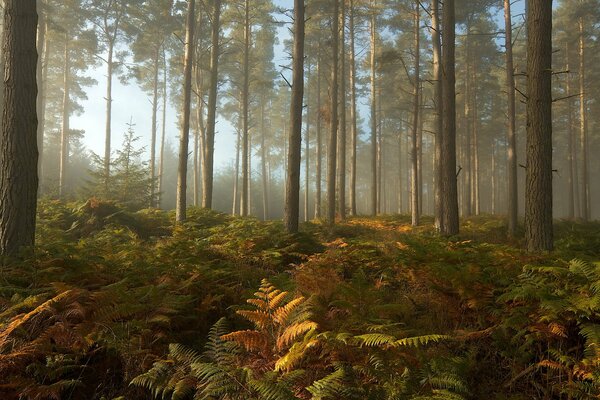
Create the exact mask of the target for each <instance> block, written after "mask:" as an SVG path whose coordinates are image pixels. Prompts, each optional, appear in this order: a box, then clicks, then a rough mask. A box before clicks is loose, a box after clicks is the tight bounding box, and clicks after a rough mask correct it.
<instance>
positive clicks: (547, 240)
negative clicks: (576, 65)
mask: <svg viewBox="0 0 600 400" xmlns="http://www.w3.org/2000/svg"><path fill="white" fill-rule="evenodd" d="M527 55H528V56H527V94H528V99H527V184H526V187H527V190H526V196H525V239H526V242H527V249H528V250H529V251H542V250H552V248H553V231H552V80H551V78H552V1H549V0H530V1H529V10H528V15H527Z"/></svg>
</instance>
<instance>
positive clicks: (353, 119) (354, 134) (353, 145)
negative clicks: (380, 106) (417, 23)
mask: <svg viewBox="0 0 600 400" xmlns="http://www.w3.org/2000/svg"><path fill="white" fill-rule="evenodd" d="M354 12H355V10H354V0H350V10H349V27H348V28H349V31H350V32H349V35H350V124H351V125H350V215H351V216H355V215H357V213H356V172H357V171H356V149H357V141H358V123H357V119H358V116H357V115H358V114H357V111H356V46H355V35H356V28H355V23H354Z"/></svg>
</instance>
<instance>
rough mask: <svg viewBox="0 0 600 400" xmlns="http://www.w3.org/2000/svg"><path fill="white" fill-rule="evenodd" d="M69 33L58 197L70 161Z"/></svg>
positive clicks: (64, 75) (66, 37) (66, 39)
mask: <svg viewBox="0 0 600 400" xmlns="http://www.w3.org/2000/svg"><path fill="white" fill-rule="evenodd" d="M69 40H70V39H69V33H68V32H66V33H65V49H64V62H65V65H64V69H63V104H62V127H61V131H60V154H59V163H58V197H59V198H64V196H65V192H66V190H65V186H66V178H67V163H68V161H69V134H70V130H71V128H70V123H69V122H70V121H69V118H70V115H71V52H70V49H69Z"/></svg>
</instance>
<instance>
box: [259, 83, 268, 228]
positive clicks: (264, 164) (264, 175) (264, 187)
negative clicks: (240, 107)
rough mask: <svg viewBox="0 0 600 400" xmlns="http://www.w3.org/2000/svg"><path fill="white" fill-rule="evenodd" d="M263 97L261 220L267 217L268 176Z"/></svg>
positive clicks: (261, 122) (261, 108)
mask: <svg viewBox="0 0 600 400" xmlns="http://www.w3.org/2000/svg"><path fill="white" fill-rule="evenodd" d="M265 102H266V100H265V98H264V95H263V97H262V98H261V102H260V131H261V135H260V165H261V169H262V171H261V177H262V200H263V220H265V221H266V220H268V219H269V176H268V175H267V154H266V153H267V147H266V144H265V138H266V136H267V133H266V129H267V124H266V123H265Z"/></svg>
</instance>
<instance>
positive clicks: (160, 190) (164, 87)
mask: <svg viewBox="0 0 600 400" xmlns="http://www.w3.org/2000/svg"><path fill="white" fill-rule="evenodd" d="M163 62H164V65H163V68H164V69H163V81H162V100H163V104H162V108H163V109H162V129H161V135H160V156H159V157H160V160H159V166H158V196H157V201H156V204H157V206H158V208H162V199H163V182H164V180H163V178H164V173H165V140H166V134H167V94H168V88H167V78H168V65H167V55H166V52H165V48H164V46H163Z"/></svg>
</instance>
